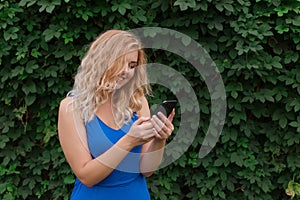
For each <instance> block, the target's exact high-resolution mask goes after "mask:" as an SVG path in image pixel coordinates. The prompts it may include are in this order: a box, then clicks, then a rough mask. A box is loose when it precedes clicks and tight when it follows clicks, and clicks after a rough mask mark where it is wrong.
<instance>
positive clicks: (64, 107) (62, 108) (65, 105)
mask: <svg viewBox="0 0 300 200" xmlns="http://www.w3.org/2000/svg"><path fill="white" fill-rule="evenodd" d="M72 103H73V98H72V97H70V96H66V97H65V98H63V99H62V100H61V101H60V104H59V112H60V113H61V112H66V111H68V110H70V109H69V108H70V107H72Z"/></svg>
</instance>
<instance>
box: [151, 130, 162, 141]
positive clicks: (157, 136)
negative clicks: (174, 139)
mask: <svg viewBox="0 0 300 200" xmlns="http://www.w3.org/2000/svg"><path fill="white" fill-rule="evenodd" d="M153 132H154V133H155V137H156V138H158V139H161V140H162V139H163V137H162V136H161V135H160V134H159V133H158V132H157V131H156V129H155V128H154V129H153Z"/></svg>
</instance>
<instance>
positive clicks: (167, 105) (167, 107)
mask: <svg viewBox="0 0 300 200" xmlns="http://www.w3.org/2000/svg"><path fill="white" fill-rule="evenodd" d="M176 104H177V100H164V101H163V102H162V103H161V104H160V105H159V106H158V108H157V110H156V112H155V113H154V114H157V113H158V112H162V113H163V114H164V115H165V116H166V117H169V115H170V114H171V112H172V110H173V109H174V108H175V106H176Z"/></svg>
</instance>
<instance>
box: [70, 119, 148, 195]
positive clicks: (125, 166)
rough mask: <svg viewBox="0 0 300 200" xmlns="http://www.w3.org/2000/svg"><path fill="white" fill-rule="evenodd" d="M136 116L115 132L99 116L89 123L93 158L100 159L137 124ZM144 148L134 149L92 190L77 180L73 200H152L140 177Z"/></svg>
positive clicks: (143, 178)
mask: <svg viewBox="0 0 300 200" xmlns="http://www.w3.org/2000/svg"><path fill="white" fill-rule="evenodd" d="M137 118H138V117H137V116H136V115H134V116H133V117H132V119H131V121H130V122H129V123H128V124H125V125H124V126H123V127H122V128H120V129H119V130H115V129H112V128H110V127H109V126H107V125H106V124H105V123H103V122H102V121H101V120H100V119H99V118H98V117H97V116H95V117H94V118H93V120H92V121H90V122H88V123H86V131H87V140H88V146H89V150H90V152H91V155H92V157H93V158H96V157H98V156H99V155H101V154H102V153H104V152H105V151H107V150H108V149H109V148H110V147H111V146H112V145H113V144H115V143H116V142H117V141H118V140H119V139H120V138H121V137H122V136H124V135H125V134H126V133H127V132H128V131H129V129H130V127H131V125H132V123H133V122H134V121H136V120H137ZM141 148H142V146H137V147H135V148H133V149H132V150H131V151H130V152H129V153H128V155H127V156H126V157H125V158H124V159H123V160H122V162H121V163H120V164H119V165H118V166H117V168H116V169H114V170H113V171H112V172H111V174H110V175H109V176H107V177H106V178H105V179H103V180H102V181H100V182H99V183H97V184H96V185H94V186H92V187H87V186H85V185H83V184H82V183H81V182H80V180H79V179H76V181H75V184H74V189H73V191H72V194H71V200H86V199H88V200H128V199H130V200H150V195H149V191H148V188H147V184H146V180H145V177H144V176H143V175H142V174H141V173H140V164H139V162H140V152H141Z"/></svg>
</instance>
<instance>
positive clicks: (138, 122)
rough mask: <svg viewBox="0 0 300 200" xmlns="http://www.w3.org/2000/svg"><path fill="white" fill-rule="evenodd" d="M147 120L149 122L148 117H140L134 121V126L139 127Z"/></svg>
mask: <svg viewBox="0 0 300 200" xmlns="http://www.w3.org/2000/svg"><path fill="white" fill-rule="evenodd" d="M149 120H150V117H140V118H138V120H136V121H135V124H137V125H140V124H142V123H144V122H146V121H149Z"/></svg>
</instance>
